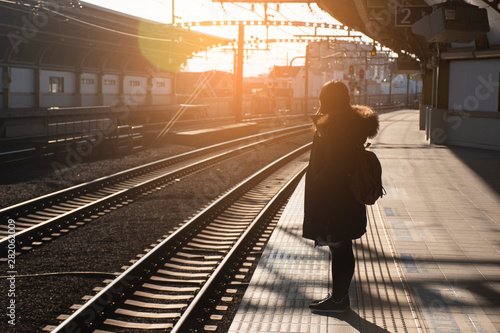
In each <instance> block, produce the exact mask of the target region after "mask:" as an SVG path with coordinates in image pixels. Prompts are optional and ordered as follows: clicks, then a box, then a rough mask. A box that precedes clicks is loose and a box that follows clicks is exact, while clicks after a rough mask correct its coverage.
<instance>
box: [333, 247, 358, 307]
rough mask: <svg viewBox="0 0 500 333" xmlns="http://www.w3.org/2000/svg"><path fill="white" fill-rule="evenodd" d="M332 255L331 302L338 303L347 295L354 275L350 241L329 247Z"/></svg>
mask: <svg viewBox="0 0 500 333" xmlns="http://www.w3.org/2000/svg"><path fill="white" fill-rule="evenodd" d="M330 251H331V253H332V280H333V291H332V295H333V300H334V301H340V300H341V299H342V298H344V297H345V296H346V295H347V294H348V293H349V286H350V284H351V280H352V277H353V275H354V267H355V261H354V252H353V250H352V241H351V240H349V241H343V242H340V243H336V244H335V245H331V246H330Z"/></svg>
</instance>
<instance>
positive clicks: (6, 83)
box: [2, 66, 12, 109]
mask: <svg viewBox="0 0 500 333" xmlns="http://www.w3.org/2000/svg"><path fill="white" fill-rule="evenodd" d="M11 81H12V78H11V76H10V68H9V67H6V66H5V67H2V101H3V102H2V108H3V109H8V108H10V106H11V104H10V103H11V101H10V84H11Z"/></svg>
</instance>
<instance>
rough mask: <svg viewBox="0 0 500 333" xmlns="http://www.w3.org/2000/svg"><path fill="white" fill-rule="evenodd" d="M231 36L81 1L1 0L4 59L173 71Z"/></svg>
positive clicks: (6, 62)
mask: <svg viewBox="0 0 500 333" xmlns="http://www.w3.org/2000/svg"><path fill="white" fill-rule="evenodd" d="M228 42H229V40H227V39H225V38H221V37H216V36H212V35H207V34H204V33H200V32H197V31H192V30H188V29H183V28H178V27H173V26H171V25H170V26H169V25H166V24H161V23H158V22H153V21H148V20H143V19H140V18H138V17H134V16H130V15H126V14H123V13H119V12H116V11H112V10H109V9H106V8H103V7H99V6H96V5H92V4H87V3H85V2H83V1H70V0H47V1H39V0H38V1H35V0H25V1H10V0H0V65H3V66H16V65H18V66H23V67H27V66H28V67H38V68H51V69H55V68H59V67H60V68H61V69H67V68H79V69H82V70H83V69H88V68H91V69H97V70H101V71H107V72H109V71H119V72H123V71H128V72H134V71H138V72H144V70H145V69H147V68H154V69H155V70H158V69H160V70H164V71H175V70H177V69H178V68H179V66H180V65H181V64H182V63H184V62H185V61H186V60H187V59H189V58H190V57H192V56H193V54H194V53H197V52H200V51H204V50H207V49H208V48H211V47H217V46H218V45H219V44H227V43H228Z"/></svg>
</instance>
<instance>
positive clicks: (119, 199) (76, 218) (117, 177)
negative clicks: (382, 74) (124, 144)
mask: <svg viewBox="0 0 500 333" xmlns="http://www.w3.org/2000/svg"><path fill="white" fill-rule="evenodd" d="M299 127H300V126H299ZM298 131H300V130H298ZM274 132H275V131H273V132H272V133H274ZM278 133H279V132H278ZM296 133H297V130H295V127H294V130H293V131H292V132H290V130H289V131H285V133H284V134H281V135H277V136H274V137H273V138H271V139H264V140H260V141H257V142H254V143H250V144H247V145H245V146H242V147H238V148H235V149H231V150H229V151H226V152H223V153H220V154H217V155H215V156H213V157H209V158H205V159H203V160H201V161H198V162H194V163H191V164H189V165H188V166H185V167H182V168H179V169H177V170H175V171H172V172H168V173H163V174H161V175H153V177H151V178H150V179H148V180H146V181H139V182H136V183H135V184H132V185H128V186H125V188H124V189H122V190H115V191H114V193H112V194H107V195H103V193H100V194H99V196H98V197H100V198H96V199H95V200H93V201H92V202H89V203H85V201H84V202H83V203H81V201H80V202H78V203H79V205H78V207H74V208H71V207H70V208H69V209H68V211H66V212H65V213H62V214H59V215H58V216H56V217H52V218H47V219H46V220H45V221H40V223H38V224H35V225H33V226H30V227H27V228H25V229H23V230H20V231H18V232H16V234H15V239H16V243H17V244H18V246H19V247H17V246H16V248H18V249H21V248H22V247H23V246H25V245H28V246H30V245H32V242H33V241H38V240H40V239H43V238H44V237H49V238H50V235H51V234H52V233H54V230H56V229H58V228H59V229H60V228H63V227H64V226H65V225H69V224H71V223H77V222H81V220H83V219H85V218H88V217H89V216H92V215H93V214H97V213H98V212H99V211H102V210H104V209H107V208H108V207H112V206H113V205H120V204H122V203H124V204H126V203H127V200H129V198H132V197H135V196H136V195H138V194H140V193H141V192H145V191H149V190H151V189H154V188H156V187H157V186H158V185H159V184H165V183H168V182H171V181H174V180H175V179H177V178H180V177H182V176H184V175H186V174H188V173H192V172H195V171H197V170H200V169H202V168H205V167H208V166H209V165H213V164H215V163H217V162H220V161H222V160H224V159H228V158H231V157H233V156H235V155H237V154H239V153H241V152H243V151H246V150H249V149H254V148H255V147H257V146H259V145H260V144H263V143H266V142H269V141H271V140H280V139H283V138H285V137H288V136H290V135H294V134H296ZM266 134H269V132H268V133H266ZM261 135H262V134H261ZM258 137H259V135H257V136H252V137H251V138H254V139H255V138H258ZM245 139H246V140H249V138H248V137H247V138H245ZM234 142H236V143H234ZM241 142H242V139H238V140H232V141H229V142H226V143H223V144H219V145H214V146H216V147H227V146H228V145H229V143H232V144H237V143H241ZM214 146H210V147H207V148H203V149H201V151H204V152H212V151H213V150H215V149H221V148H215V147H214ZM194 153H195V155H194V156H199V154H200V152H199V151H195V152H194ZM186 156H190V157H192V156H193V155H190V154H189V153H185V154H181V155H177V156H175V157H172V158H167V159H164V160H161V161H159V162H153V163H149V164H147V165H146V166H140V167H136V168H133V169H130V170H127V171H124V172H120V173H117V174H114V175H112V176H108V177H102V178H100V179H98V180H95V181H93V182H90V183H86V184H81V185H77V186H75V187H72V188H70V189H66V190H62V191H58V192H56V193H54V194H53V195H55V197H54V196H51V195H47V196H43V197H41V198H37V199H40V201H42V202H43V204H40V202H38V201H37V199H33V200H29V201H27V202H25V203H23V204H20V205H15V207H14V208H12V207H9V208H8V209H5V210H2V211H0V214H1V215H0V216H4V220H5V221H7V220H8V219H13V220H14V221H16V219H17V218H18V216H19V215H20V209H22V210H23V212H24V215H25V216H26V215H28V214H30V213H34V212H36V211H40V210H43V209H46V208H49V207H53V206H57V205H58V204H60V203H61V202H62V200H66V201H68V200H70V201H71V199H74V200H76V199H75V198H76V196H75V195H74V194H75V193H80V194H81V193H82V192H84V193H85V195H90V191H92V190H91V188H92V189H93V190H94V191H98V190H102V189H103V188H105V187H104V186H108V187H109V186H112V185H115V184H117V183H118V182H120V181H121V182H122V183H123V182H124V181H125V180H128V181H130V179H132V177H133V176H135V177H139V176H142V175H143V173H141V171H143V172H144V173H145V172H147V171H150V172H153V171H152V170H156V171H157V169H160V166H165V163H169V164H168V165H171V164H173V163H174V162H171V161H172V160H175V161H177V162H180V161H182V160H184V159H186ZM159 165H160V166H159ZM111 179H113V181H112V180H111ZM87 184H90V185H89V187H85V185H87ZM95 184H100V186H99V187H96V186H95ZM75 188H78V190H77V191H76V192H75ZM68 191H69V192H71V193H72V194H73V195H74V196H73V197H71V196H69V195H68ZM61 198H62V199H61ZM57 200H59V201H57ZM37 202H38V203H37ZM72 203H74V202H72ZM10 208H12V209H10ZM8 212H10V214H8ZM14 212H15V214H14ZM8 241H9V237H8V236H6V237H5V238H2V239H0V249H1V250H0V251H5V249H4V248H2V246H3V245H4V244H7V242H8ZM4 247H5V246H4Z"/></svg>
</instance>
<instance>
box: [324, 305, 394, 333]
mask: <svg viewBox="0 0 500 333" xmlns="http://www.w3.org/2000/svg"><path fill="white" fill-rule="evenodd" d="M320 315H322V316H325V317H332V318H336V319H338V320H342V321H345V322H346V323H348V324H349V325H351V327H352V328H354V329H356V330H357V331H358V332H363V333H391V332H389V331H388V330H386V329H385V328H382V327H380V326H377V325H376V324H374V323H371V322H369V321H368V320H366V319H365V318H363V317H360V316H359V314H357V313H356V312H354V311H353V310H352V309H349V310H348V311H346V312H344V313H328V314H320Z"/></svg>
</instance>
